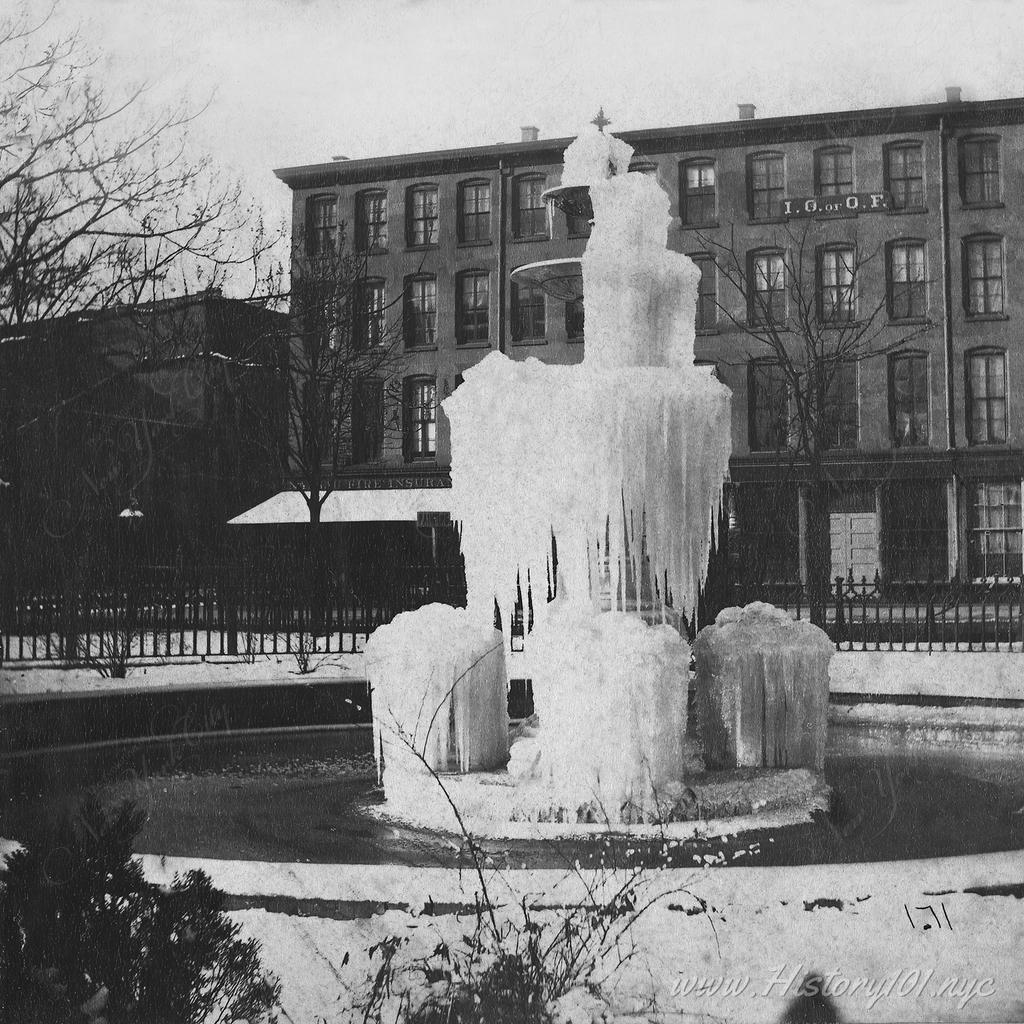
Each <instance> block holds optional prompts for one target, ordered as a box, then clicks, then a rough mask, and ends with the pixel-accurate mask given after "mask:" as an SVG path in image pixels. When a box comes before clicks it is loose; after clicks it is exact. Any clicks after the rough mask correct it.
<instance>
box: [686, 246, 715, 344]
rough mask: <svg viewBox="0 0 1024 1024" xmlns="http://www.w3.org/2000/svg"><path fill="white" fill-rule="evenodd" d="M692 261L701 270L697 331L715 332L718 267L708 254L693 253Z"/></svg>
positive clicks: (698, 288)
mask: <svg viewBox="0 0 1024 1024" xmlns="http://www.w3.org/2000/svg"><path fill="white" fill-rule="evenodd" d="M690 259H691V260H693V262H694V263H695V264H696V265H697V269H698V270H700V283H699V284H698V285H697V317H696V322H695V327H696V330H697V331H713V330H714V329H715V328H716V327H717V326H718V267H717V266H716V264H715V258H714V257H713V256H712V255H711V253H708V252H696V253H692V254H691V255H690Z"/></svg>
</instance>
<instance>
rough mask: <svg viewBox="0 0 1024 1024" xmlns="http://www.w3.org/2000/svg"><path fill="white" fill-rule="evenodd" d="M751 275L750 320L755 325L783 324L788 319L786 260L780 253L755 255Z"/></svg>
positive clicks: (752, 260)
mask: <svg viewBox="0 0 1024 1024" xmlns="http://www.w3.org/2000/svg"><path fill="white" fill-rule="evenodd" d="M748 275H749V278H750V280H751V282H752V283H753V287H752V288H751V290H750V297H749V302H750V309H749V310H748V314H747V315H748V317H749V319H750V322H751V323H752V324H781V323H785V320H786V261H785V257H784V256H783V254H782V253H781V252H761V253H753V254H752V255H751V256H750V265H749V268H748Z"/></svg>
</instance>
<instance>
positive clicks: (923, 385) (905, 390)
mask: <svg viewBox="0 0 1024 1024" xmlns="http://www.w3.org/2000/svg"><path fill="white" fill-rule="evenodd" d="M889 426H890V432H891V435H892V444H893V447H894V448H907V447H912V446H914V445H922V444H927V443H928V356H927V355H925V353H924V352H901V353H900V354H899V355H894V356H892V357H890V359H889Z"/></svg>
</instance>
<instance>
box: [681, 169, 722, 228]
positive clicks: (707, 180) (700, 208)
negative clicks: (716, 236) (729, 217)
mask: <svg viewBox="0 0 1024 1024" xmlns="http://www.w3.org/2000/svg"><path fill="white" fill-rule="evenodd" d="M679 178H680V181H679V195H680V203H679V206H680V210H679V219H680V220H681V221H682V222H683V224H684V225H686V226H687V227H699V226H701V225H706V224H714V222H715V162H714V160H688V161H687V162H686V163H684V164H683V165H682V167H681V168H680V170H679Z"/></svg>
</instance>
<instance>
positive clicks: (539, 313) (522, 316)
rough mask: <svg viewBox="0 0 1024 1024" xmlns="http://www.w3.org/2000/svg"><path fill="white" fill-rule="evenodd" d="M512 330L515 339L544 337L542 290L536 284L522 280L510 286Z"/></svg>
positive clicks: (523, 339)
mask: <svg viewBox="0 0 1024 1024" xmlns="http://www.w3.org/2000/svg"><path fill="white" fill-rule="evenodd" d="M512 331H513V338H514V340H516V341H529V340H531V339H534V338H543V337H544V334H545V331H546V324H545V320H544V292H542V291H541V289H540V288H539V287H538V286H537V285H535V284H528V283H526V282H523V283H521V284H514V285H513V286H512Z"/></svg>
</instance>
